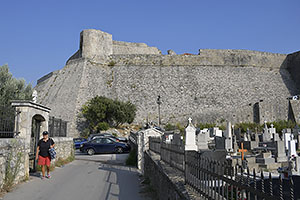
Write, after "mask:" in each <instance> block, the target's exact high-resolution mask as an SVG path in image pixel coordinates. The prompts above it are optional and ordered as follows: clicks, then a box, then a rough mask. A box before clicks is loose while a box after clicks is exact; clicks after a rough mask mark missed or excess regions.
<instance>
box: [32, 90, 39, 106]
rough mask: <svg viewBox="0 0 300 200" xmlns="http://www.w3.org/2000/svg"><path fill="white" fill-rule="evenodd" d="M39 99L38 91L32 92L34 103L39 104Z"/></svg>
mask: <svg viewBox="0 0 300 200" xmlns="http://www.w3.org/2000/svg"><path fill="white" fill-rule="evenodd" d="M37 97H38V93H37V91H36V90H33V92H32V102H33V103H36V102H37Z"/></svg>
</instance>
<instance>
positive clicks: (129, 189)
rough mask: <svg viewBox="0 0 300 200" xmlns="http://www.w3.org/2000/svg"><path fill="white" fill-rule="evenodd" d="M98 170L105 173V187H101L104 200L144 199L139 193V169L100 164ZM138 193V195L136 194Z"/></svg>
mask: <svg viewBox="0 0 300 200" xmlns="http://www.w3.org/2000/svg"><path fill="white" fill-rule="evenodd" d="M99 170H101V171H104V172H106V173H107V176H106V178H105V181H106V183H107V184H106V187H104V188H103V193H102V194H105V198H104V199H105V200H111V199H115V198H116V197H117V199H119V200H132V199H135V200H139V199H141V200H142V199H145V197H142V195H141V194H140V179H139V170H138V169H137V168H134V167H128V166H116V165H107V164H100V166H99ZM137 195H138V196H137Z"/></svg>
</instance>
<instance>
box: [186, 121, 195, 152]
mask: <svg viewBox="0 0 300 200" xmlns="http://www.w3.org/2000/svg"><path fill="white" fill-rule="evenodd" d="M185 150H186V151H198V147H197V145H196V128H195V127H194V125H193V124H192V119H191V118H189V125H188V127H186V129H185Z"/></svg>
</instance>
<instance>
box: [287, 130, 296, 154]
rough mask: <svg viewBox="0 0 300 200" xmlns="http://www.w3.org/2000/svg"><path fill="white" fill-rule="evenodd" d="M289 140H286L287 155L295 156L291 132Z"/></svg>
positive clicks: (294, 142)
mask: <svg viewBox="0 0 300 200" xmlns="http://www.w3.org/2000/svg"><path fill="white" fill-rule="evenodd" d="M290 137H291V138H290V141H288V156H289V157H296V156H297V151H296V141H295V140H294V135H293V134H291V136H290Z"/></svg>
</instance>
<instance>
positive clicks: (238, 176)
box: [185, 151, 295, 200]
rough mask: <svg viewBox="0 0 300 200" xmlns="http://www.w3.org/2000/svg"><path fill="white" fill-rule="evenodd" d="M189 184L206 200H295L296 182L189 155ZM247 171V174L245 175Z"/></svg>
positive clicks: (186, 172)
mask: <svg viewBox="0 0 300 200" xmlns="http://www.w3.org/2000/svg"><path fill="white" fill-rule="evenodd" d="M185 155H186V160H185V166H186V170H185V176H186V177H185V180H186V184H187V185H189V186H191V188H193V189H194V190H195V191H197V192H199V193H200V194H201V195H202V196H203V197H205V198H206V199H232V200H233V199H235V200H238V199H240V200H246V199H267V200H268V199H270V200H271V199H272V200H277V199H278V200H279V199H280V200H283V199H295V195H294V189H295V188H294V183H293V179H290V180H283V179H282V178H281V177H275V178H274V177H272V175H271V173H268V175H266V174H264V173H263V172H262V171H261V172H260V173H256V172H255V169H253V171H252V172H250V171H249V168H247V170H245V169H243V168H242V167H241V166H239V165H236V166H232V165H231V163H230V162H219V161H216V160H211V159H209V158H207V157H204V156H202V155H201V153H200V152H195V151H191V152H189V151H187V152H186V154H185ZM245 171H246V172H245Z"/></svg>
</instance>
